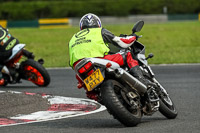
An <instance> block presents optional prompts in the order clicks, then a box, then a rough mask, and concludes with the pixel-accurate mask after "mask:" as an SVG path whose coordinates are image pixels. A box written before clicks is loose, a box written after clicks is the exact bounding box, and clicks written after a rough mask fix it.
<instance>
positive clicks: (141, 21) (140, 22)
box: [132, 20, 144, 33]
mask: <svg viewBox="0 0 200 133" xmlns="http://www.w3.org/2000/svg"><path fill="white" fill-rule="evenodd" d="M143 25H144V21H143V20H140V21H138V22H137V23H136V24H135V25H134V27H133V29H132V32H133V33H135V32H139V31H140V30H141V29H142V27H143Z"/></svg>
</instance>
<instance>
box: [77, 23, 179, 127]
mask: <svg viewBox="0 0 200 133" xmlns="http://www.w3.org/2000/svg"><path fill="white" fill-rule="evenodd" d="M143 25H144V21H138V22H137V23H136V24H135V26H134V27H133V29H132V35H136V34H135V32H139V31H140V30H141V29H142V27H143ZM140 37H141V36H137V38H140ZM122 50H124V51H126V50H129V51H131V52H132V54H133V55H135V57H136V58H137V60H138V62H139V66H140V69H141V71H142V73H143V75H144V77H145V78H146V79H147V80H149V81H150V82H152V83H154V84H155V86H148V87H147V86H145V85H144V84H143V83H142V82H140V81H139V80H138V79H136V78H135V77H133V76H132V75H131V74H129V69H128V67H123V68H122V67H120V66H119V65H118V64H117V63H115V62H112V61H109V60H105V59H100V58H85V59H82V60H81V61H80V62H79V63H78V64H77V65H76V67H75V72H76V78H77V80H78V88H82V87H84V88H85V89H86V91H87V93H88V94H90V96H89V98H91V99H94V100H96V101H98V102H99V103H101V104H103V105H105V107H106V108H107V110H108V112H109V113H110V114H111V115H113V116H114V118H116V119H117V120H119V121H120V122H121V123H122V124H124V125H125V126H136V125H137V124H138V123H140V121H141V118H142V116H143V115H153V114H154V113H155V112H156V111H158V110H159V111H160V112H161V113H162V114H163V115H164V116H165V117H167V118H168V119H174V118H176V116H177V110H176V108H175V106H174V103H173V102H172V100H171V98H170V97H169V94H168V93H167V91H166V90H165V88H164V87H163V86H162V85H161V84H160V83H159V82H158V81H157V80H156V79H155V76H154V73H153V71H152V69H151V67H150V66H149V65H148V63H147V59H149V58H152V57H153V54H149V56H148V57H147V58H146V57H145V46H144V45H142V44H141V43H140V42H138V41H135V42H134V44H133V45H132V46H130V47H129V48H127V49H122Z"/></svg>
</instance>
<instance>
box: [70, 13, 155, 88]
mask: <svg viewBox="0 0 200 133" xmlns="http://www.w3.org/2000/svg"><path fill="white" fill-rule="evenodd" d="M136 38H137V37H136V36H132V35H131V36H123V37H121V36H120V37H119V36H115V35H114V34H112V33H111V32H110V31H108V30H106V29H105V28H102V25H101V20H100V19H99V17H98V16H96V15H95V14H92V13H88V14H86V15H84V16H83V17H82V18H81V20H80V31H79V32H78V33H76V34H74V36H73V37H72V38H71V40H70V42H69V55H70V66H71V67H75V65H76V64H77V63H78V62H79V61H80V60H81V59H83V58H91V57H100V58H103V59H107V60H111V61H113V62H116V63H118V64H119V65H120V66H124V65H127V66H128V67H129V68H130V70H129V72H130V74H132V75H133V76H134V77H136V78H137V79H138V80H140V81H141V82H143V83H144V84H145V85H151V83H150V82H149V81H148V80H146V79H145V78H144V76H143V75H142V72H141V70H140V68H139V64H138V61H137V60H135V59H133V57H132V55H131V52H130V51H126V52H119V53H116V54H110V48H109V44H114V45H115V46H118V47H120V48H128V47H130V46H131V45H132V44H133V43H134V42H135V41H136Z"/></svg>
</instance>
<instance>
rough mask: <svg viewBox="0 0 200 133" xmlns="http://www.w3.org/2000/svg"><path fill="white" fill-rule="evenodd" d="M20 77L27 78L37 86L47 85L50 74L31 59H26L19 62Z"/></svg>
mask: <svg viewBox="0 0 200 133" xmlns="http://www.w3.org/2000/svg"><path fill="white" fill-rule="evenodd" d="M20 71H21V77H22V78H23V79H25V80H29V81H31V82H33V83H34V84H36V85H37V86H39V87H45V86H48V85H49V83H50V76H49V74H48V72H47V70H46V69H45V68H44V67H43V66H42V65H41V64H40V63H38V62H36V61H35V60H33V59H28V60H26V61H24V62H22V63H21V68H20Z"/></svg>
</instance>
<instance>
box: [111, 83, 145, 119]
mask: <svg viewBox="0 0 200 133" xmlns="http://www.w3.org/2000/svg"><path fill="white" fill-rule="evenodd" d="M114 88H115V94H116V96H117V97H118V99H119V100H120V102H121V103H122V104H123V105H124V106H125V107H126V109H127V110H128V111H129V112H130V113H131V114H132V115H134V116H135V117H138V118H140V117H141V116H142V114H141V110H140V109H139V108H138V107H137V109H131V107H130V105H129V104H128V103H127V100H125V99H124V96H123V94H122V93H121V91H119V90H120V89H121V87H119V86H117V85H115V87H114ZM137 105H138V106H139V103H137Z"/></svg>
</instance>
